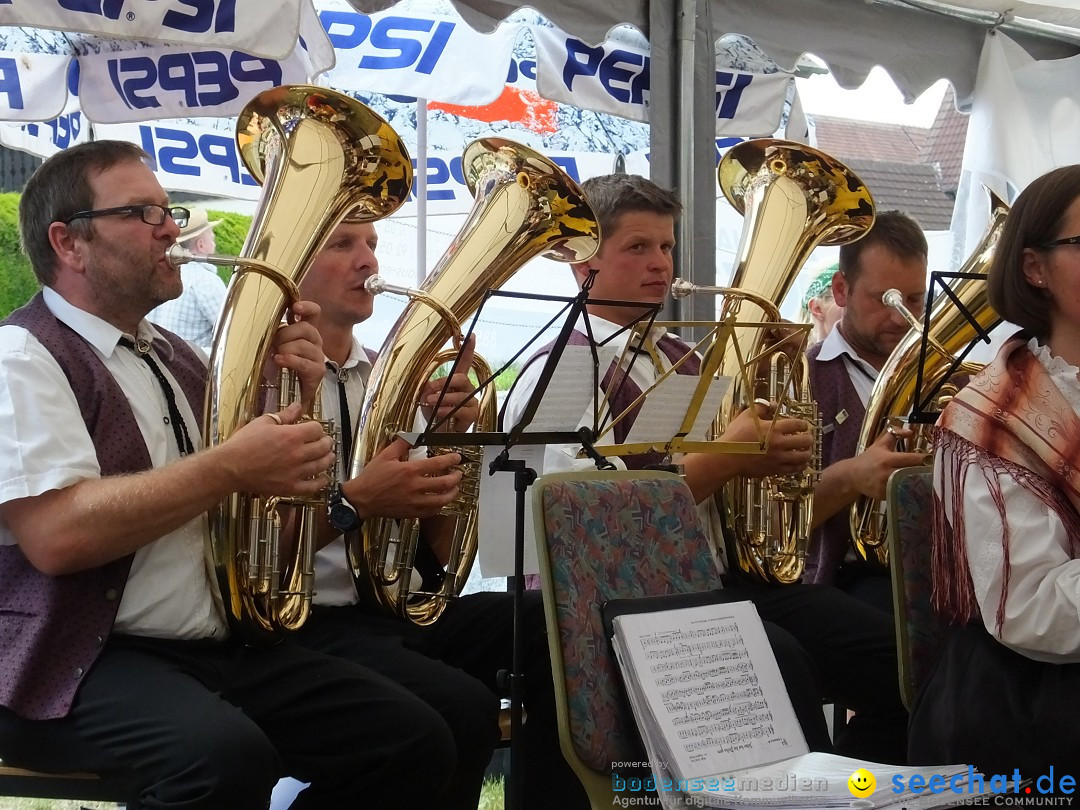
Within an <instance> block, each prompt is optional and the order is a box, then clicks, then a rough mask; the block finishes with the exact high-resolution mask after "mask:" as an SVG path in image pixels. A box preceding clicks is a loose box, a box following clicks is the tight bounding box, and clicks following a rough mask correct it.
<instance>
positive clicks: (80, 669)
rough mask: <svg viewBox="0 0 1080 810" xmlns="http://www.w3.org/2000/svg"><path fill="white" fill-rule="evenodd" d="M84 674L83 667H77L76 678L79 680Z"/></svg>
mask: <svg viewBox="0 0 1080 810" xmlns="http://www.w3.org/2000/svg"><path fill="white" fill-rule="evenodd" d="M82 675H83V668H82V667H75V680H78V679H79V678H81V677H82Z"/></svg>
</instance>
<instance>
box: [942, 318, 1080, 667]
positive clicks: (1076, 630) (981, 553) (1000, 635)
mask: <svg viewBox="0 0 1080 810" xmlns="http://www.w3.org/2000/svg"><path fill="white" fill-rule="evenodd" d="M1028 349H1029V350H1030V351H1031V352H1032V354H1034V355H1035V357H1036V358H1038V360H1039V362H1040V363H1042V365H1043V367H1044V368H1046V370H1047V372H1049V374H1050V377H1051V379H1052V380H1053V381H1054V384H1055V385H1056V386H1057V387H1058V389H1060V391H1061V393H1062V395H1063V396H1064V397H1065V400H1066V402H1068V403H1069V404H1070V405H1071V406H1072V407H1073V409H1074V410H1075V411H1077V413H1080V379H1078V375H1080V369H1078V368H1077V367H1076V366H1072V365H1069V364H1068V363H1066V362H1065V361H1064V360H1062V359H1061V358H1059V357H1054V356H1053V355H1051V354H1050V351H1049V350H1048V349H1047V347H1045V346H1041V345H1039V343H1038V342H1037V341H1036V340H1035V339H1032V340H1031V342H1030V343H1029V344H1028ZM934 463H935V464H946V465H949V464H951V463H952V459H951V453H950V451H948V450H946V449H943V448H939V449H938V451H937V457H936V458H935V459H934ZM980 472H981V471H980V470H979V469H978V468H975V467H972V468H971V469H969V470H968V471H967V477H966V483H965V487H964V495H963V509H964V524H965V527H966V538H965V542H966V546H967V554H968V566H969V568H970V570H971V578H972V581H973V582H974V585H975V597H976V599H977V600H978V602H979V609H980V611H981V613H982V617H983V623H984V624H985V625H986V629H987V630H988V631H989V632H990V634H991V635H993V636H994V637H995V638H997V639H998V640H999V641H1000V642H1001V643H1002V644H1004V645H1005V646H1007V647H1010V648H1011V649H1013V650H1016V651H1017V652H1018V653H1021V654H1022V655H1026V656H1027V657H1028V658H1032V659H1035V660H1037V661H1048V662H1051V663H1058V664H1065V663H1072V662H1075V661H1080V559H1074V558H1073V557H1072V555H1071V554H1070V551H1069V538H1068V535H1067V532H1066V529H1065V526H1064V525H1063V524H1062V522H1061V520H1060V519H1059V518H1058V517H1057V515H1055V514H1054V513H1052V512H1051V511H1050V510H1049V509H1047V507H1046V505H1045V504H1044V503H1043V502H1042V501H1040V500H1039V499H1038V498H1036V497H1035V496H1034V495H1032V494H1031V493H1030V492H1028V491H1026V490H1025V489H1023V488H1022V487H1021V486H1020V485H1019V484H1017V482H1016V481H1015V480H1014V479H1013V478H1012V477H1011V476H1009V475H1008V474H1006V473H994V472H992V471H989V472H987V473H986V475H996V476H997V483H998V486H999V487H1000V488H1001V493H1002V496H1003V497H1004V502H1005V503H1006V504H1007V517H1008V522H1009V537H1010V544H1009V559H1010V562H1011V567H1012V571H1011V574H1010V577H1009V589H1008V598H1007V599H1006V601H1005V619H1004V622H1003V623H1002V626H1001V629H1000V630H998V628H997V613H998V603H999V601H1000V599H1001V590H1002V582H1003V579H1002V564H1003V562H1004V554H1003V552H1002V547H1001V539H1002V534H1003V523H1002V518H1001V515H1000V514H999V513H998V509H997V506H996V505H995V504H994V502H993V500H992V499H991V497H990V488H989V486H988V484H987V481H986V479H985V477H984V475H982V474H980ZM938 486H939V485H938V484H937V483H936V482H935V488H937V487H938ZM944 487H945V489H944V491H941V490H938V492H937V494H938V496H939V497H941V499H942V502H943V503H944V505H945V514H946V517H947V519H948V520H949V523H950V524H953V523H954V520H953V515H952V514H951V509H952V502H953V501H952V491H951V489H950V487H951V482H950V481H948V480H946V481H945V482H944Z"/></svg>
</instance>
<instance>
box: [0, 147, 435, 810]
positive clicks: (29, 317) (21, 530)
mask: <svg viewBox="0 0 1080 810" xmlns="http://www.w3.org/2000/svg"><path fill="white" fill-rule="evenodd" d="M147 159H148V158H147V155H146V153H145V152H143V151H142V150H141V149H139V148H138V147H136V146H133V145H131V144H127V143H122V142H118V141H97V142H93V143H88V144H83V145H80V146H77V147H73V148H71V149H68V150H65V151H63V152H60V153H58V154H56V155H54V156H53V157H51V158H50V159H49V160H47V161H45V163H43V164H42V165H41V167H39V169H38V170H37V171H36V172H35V174H34V176H33V177H32V178H31V179H30V181H29V182H28V183H27V186H26V190H25V191H24V193H23V196H22V200H21V202H20V209H19V226H20V232H21V237H22V244H23V246H24V250H25V251H26V253H27V254H28V256H29V258H30V261H31V264H32V265H33V267H34V271H35V273H36V275H37V277H38V279H39V281H40V282H41V285H42V287H43V289H42V291H41V293H39V294H38V295H37V296H35V297H34V299H33V300H32V301H31V302H30V303H29V304H27V305H26V306H25V307H23V308H22V309H20V310H18V311H16V312H15V313H12V315H11V316H9V317H8V318H7V319H6V320H5V321H4V322H3V324H0V482H2V483H0V757H3V759H4V761H5V762H6V763H9V764H14V765H21V766H24V767H29V768H34V769H38V770H44V771H53V772H63V771H93V772H97V773H100V774H103V775H109V776H113V777H115V778H116V779H117V780H118V781H120V782H121V783H123V784H124V785H125V786H126V787H127V788H128V790H129V798H128V807H143V806H146V807H162V808H179V807H184V808H208V809H209V808H215V809H217V808H230V809H232V808H252V809H253V808H265V807H266V806H267V804H268V802H269V797H270V793H271V790H272V788H273V786H274V784H275V782H276V781H277V780H278V779H279V778H280V777H281V776H284V775H291V776H295V777H297V778H298V779H301V780H303V781H304V782H309V783H310V786H309V787H308V788H307V789H306V790H304V791H303V792H302V793H301V794H300V795H299V796H298V797H297V798H296V800H295V802H294V804H293V807H296V808H314V807H322V808H331V807H332V808H337V807H352V806H355V804H356V802H357V801H358V799H359V797H363V800H364V801H365V802H366V803H368V804H370V806H372V807H379V808H394V807H405V806H406V805H407V806H410V807H411V806H412V805H413V804H414V803H415V798H414V794H413V793H412V792H411V791H403V790H401V785H403V784H406V780H408V779H412V778H415V774H417V773H422V774H423V779H424V782H425V785H426V786H428V787H429V788H430V789H431V790H432V791H436V792H437V791H438V790H439V789H440V788H441V786H442V785H443V784H444V783H445V782H446V781H447V780H448V779H449V776H450V771H451V769H452V767H453V762H452V757H451V756H447V753H446V752H447V751H452V750H453V748H452V746H453V741H452V740H451V739H448V737H449V735H448V734H446V733H445V731H443V728H444V727H443V725H442V724H441V721H440V719H439V717H438V715H437V714H436V713H435V712H434V711H433V710H431V709H429V708H428V707H427V706H426V705H425V704H423V703H422V702H420V701H419V700H417V699H416V698H414V697H413V696H412V695H411V694H409V693H408V692H406V691H405V690H404V689H402V688H401V687H399V686H397V685H396V684H394V683H392V682H390V681H388V680H386V679H385V678H382V677H381V676H378V675H376V674H374V673H371V672H369V671H367V670H365V669H363V668H361V667H359V666H357V665H354V664H350V663H347V662H344V661H341V660H339V659H335V658H331V657H328V656H324V655H322V654H319V653H315V652H311V651H308V650H305V649H303V648H301V647H299V646H298V645H293V644H277V645H271V646H266V647H246V646H243V645H242V644H241V643H240V642H239V641H238V640H237V639H236V638H235V637H231V636H230V628H229V626H228V625H227V623H226V621H225V618H224V613H223V610H222V606H221V595H220V593H219V592H218V588H217V585H216V583H215V581H214V578H213V575H212V572H211V570H210V563H209V560H208V555H207V521H206V516H205V512H206V510H207V509H208V508H210V507H211V506H212V505H214V504H215V503H217V502H218V501H220V500H222V499H223V498H226V497H228V496H229V495H231V494H232V493H234V492H237V491H243V492H255V493H264V494H279V495H285V494H295V495H306V494H313V493H315V492H316V491H317V490H319V489H320V488H321V487H322V486H323V484H324V483H325V480H324V479H323V478H322V475H321V473H322V472H323V471H325V470H327V469H328V468H329V467H330V466H331V465H332V464H333V463H334V456H333V453H332V452H331V444H332V443H331V440H330V439H329V438H328V437H326V436H325V435H324V433H323V430H322V428H321V426H320V425H319V424H317V423H313V422H303V423H297V422H296V420H297V417H298V416H299V414H300V413H301V410H302V408H303V407H304V404H305V403H296V404H294V405H291V406H289V407H287V408H285V409H284V410H282V411H281V412H280V413H277V414H273V415H269V416H266V417H259V418H256V419H254V420H252V421H251V422H250V423H249V424H247V425H246V426H244V427H243V428H241V429H240V430H238V431H237V432H236V433H235V434H234V435H233V436H232V437H231V438H230V439H229V440H227V441H225V442H222V443H221V444H219V445H217V446H215V447H213V448H210V449H203V448H202V447H201V435H200V429H199V420H200V416H201V412H202V403H203V394H204V388H205V380H206V368H205V362H206V361H205V357H204V356H203V355H202V354H201V353H199V352H198V351H197V350H194V349H192V348H191V347H190V346H189V345H188V344H186V343H185V342H184V341H183V340H181V339H179V338H178V337H176V336H175V335H173V334H172V333H168V332H164V331H162V330H159V329H157V328H155V327H154V326H153V325H151V324H150V323H148V322H147V321H146V319H145V316H146V314H147V313H148V312H149V311H150V310H151V309H152V308H153V307H154V306H156V305H158V304H161V303H162V302H164V301H168V300H170V299H171V298H174V297H176V296H177V295H179V294H180V291H181V282H180V276H179V273H178V272H177V270H176V269H175V268H174V267H172V266H171V265H170V264H169V262H168V261H166V259H165V251H166V249H167V248H168V247H169V246H170V245H171V244H173V242H174V241H175V240H176V238H177V236H178V235H179V233H180V228H181V227H182V226H183V224H184V223H185V221H186V220H187V218H188V216H189V213H188V211H187V210H186V209H184V208H179V207H170V206H169V204H168V198H167V196H166V194H165V192H164V191H163V190H162V188H161V186H160V185H159V184H158V182H157V180H156V179H155V177H154V175H153V173H152V172H151V170H150V169H149V168H148V166H147V163H146V161H147ZM293 313H294V314H295V315H296V317H297V322H296V323H294V324H292V325H289V326H285V327H282V328H281V329H279V330H278V332H277V334H276V336H275V339H274V352H275V359H276V360H277V362H278V363H279V364H280V365H282V366H286V367H289V368H291V369H293V370H294V371H296V372H297V374H298V376H299V377H300V379H301V380H302V389H303V392H304V399H305V400H311V399H312V398H313V397H314V396H315V395H316V393H317V391H318V385H317V384H318V382H319V381H320V380H321V378H322V375H323V370H324V369H323V353H322V343H321V339H320V338H319V335H318V332H317V331H316V329H315V327H314V325H313V324H312V322H311V321H312V320H313V319H315V318H316V317H317V316H318V313H319V309H318V307H317V306H316V305H315V304H312V303H311V302H298V303H297V304H295V305H294V306H293Z"/></svg>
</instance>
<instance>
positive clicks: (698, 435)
mask: <svg viewBox="0 0 1080 810" xmlns="http://www.w3.org/2000/svg"><path fill="white" fill-rule="evenodd" d="M731 379H732V378H731V377H719V378H717V379H714V380H713V381H712V382H711V383H709V390H708V391H706V392H705V399H704V400H703V401H702V403H701V407H700V408H698V412H697V416H696V417H694V426H693V427H692V428H691V429H690V433H688V434H687V438H688V439H689V440H691V441H695V442H703V441H705V440H706V439H708V432H709V428H710V427H712V423H713V420H714V419H715V418H716V415H717V414H718V413H720V406H721V405H722V404H723V402H724V397H726V396H727V392H728V389H729V388H730V387H731Z"/></svg>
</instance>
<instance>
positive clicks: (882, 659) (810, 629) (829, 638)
mask: <svg viewBox="0 0 1080 810" xmlns="http://www.w3.org/2000/svg"><path fill="white" fill-rule="evenodd" d="M582 188H583V189H584V191H585V193H586V195H587V196H588V199H589V204H590V205H591V206H592V208H593V210H594V212H595V213H596V215H597V218H598V219H599V220H600V223H601V228H602V229H603V231H602V232H603V234H604V238H603V242H602V243H601V246H600V250H599V251H598V252H597V254H596V255H595V256H593V257H592V258H591V259H589V260H588V261H587V262H580V263H577V264H573V265H571V267H572V269H573V272H574V275H575V277H576V278H577V280H578V282H579V284H583V283H584V282H585V281H586V279H589V278H591V279H592V287H591V289H590V293H589V294H590V298H595V299H598V300H602V299H607V300H616V301H622V302H631V303H633V302H641V303H643V304H659V303H663V302H664V301H665V300H666V299H667V295H668V293H669V291H670V289H671V282H672V276H673V273H674V264H673V259H672V251H673V249H674V246H675V218H676V216H677V215H678V214H679V212H680V210H681V206H680V204H679V201H678V198H677V197H676V196H675V195H674V194H673V193H672V192H670V191H667V190H666V189H663V188H660V187H659V186H657V185H656V184H655V183H653V182H652V181H650V180H647V179H646V178H644V177H639V176H636V175H625V174H614V175H604V176H601V177H595V178H591V179H589V180H586V181H585V182H584V183H583V184H582ZM587 309H588V313H589V319H590V325H591V329H592V332H591V334H592V335H593V337H594V338H595V340H596V341H598V342H600V341H604V340H606V339H608V338H611V337H613V336H614V335H615V334H616V332H617V331H619V330H620V329H622V328H623V327H625V326H627V325H629V324H630V323H632V322H633V321H634V320H635V319H636V318H637V317H638V316H640V315H641V314H643V313H644V312H646V311H647V310H644V309H637V308H635V307H632V306H630V307H627V306H607V305H601V304H587ZM621 340H622V341H623V342H625V340H626V338H625V337H623V338H621ZM572 341H573V342H576V343H579V344H582V345H587V344H588V343H589V336H588V333H586V331H585V329H584V327H583V326H582V327H579V330H578V331H577V332H576V333H575V336H574V337H573V338H572ZM650 341H651V342H652V344H653V347H654V348H655V351H654V352H649V355H650V356H649V357H645V356H644V355H643V356H640V357H639V358H638V359H637V360H636V361H635V362H634V363H633V366H632V367H631V368H630V369H629V373H626V374H623V373H617V372H620V371H625V369H615V368H613V369H611V373H610V374H608V375H607V376H606V377H605V378H604V381H603V382H602V383H601V390H599V391H597V399H598V400H599V399H600V398H601V397H603V396H605V395H609V396H611V398H612V400H613V401H612V402H611V403H610V411H611V412H612V413H621V412H622V411H623V410H624V409H625V408H626V407H628V406H629V405H630V404H631V403H632V402H634V400H635V399H636V398H637V396H638V395H639V394H640V393H641V391H644V390H645V389H647V388H648V387H649V386H650V385H651V384H652V383H653V382H654V381H655V380H656V379H657V378H658V377H659V375H660V374H661V373H662V372H664V371H667V370H669V369H670V368H671V367H672V366H673V365H674V363H675V362H677V361H678V359H679V358H682V357H683V355H685V354H687V353H688V352H689V351H690V347H689V346H688V345H686V344H685V343H683V342H682V341H681V340H679V338H678V336H676V335H673V334H665V333H664V332H663V330H662V329H654V330H653V333H650V334H649V335H648V336H647V337H646V343H648V342H650ZM617 345H619V346H621V345H623V344H622V343H618V344H617ZM542 355H543V350H542V351H541V353H538V355H536V356H534V358H533V360H532V361H530V363H528V364H527V365H526V367H525V368H524V369H523V371H522V373H521V376H520V377H519V378H518V381H517V383H515V385H514V388H513V390H512V391H511V393H510V395H509V397H508V398H507V402H506V412H505V414H504V417H503V421H504V425H505V426H508V427H509V426H513V425H515V424H517V423H518V421H519V420H520V416H521V413H522V411H523V410H524V406H525V404H526V403H527V402H528V400H529V398H530V395H531V393H532V391H533V390H534V389H535V387H536V385H537V380H538V378H539V374H540V369H541V367H542V366H543V363H542V362H536V359H537V357H540V356H542ZM696 360H697V358H694V357H692V358H690V359H689V360H687V361H684V362H682V363H681V364H680V366H679V368H678V369H677V371H676V373H680V374H681V373H687V374H697V373H698V369H699V366H698V364H697V362H696ZM613 366H614V364H613ZM657 366H662V368H658V367H657ZM603 371H607V370H602V373H603ZM616 381H618V383H616ZM547 394H548V395H549V396H550V395H553V392H551V391H548V392H547ZM554 395H557V392H555V393H554ZM592 411H593V408H592V407H591V406H590V407H589V408H588V409H587V412H586V416H585V417H583V419H582V421H581V423H580V424H582V425H589V424H590V423H591V416H592ZM762 416H763V418H764V420H765V429H766V430H768V429H769V424H768V419H769V414H768V413H767V412H765V411H763V412H762ZM635 417H636V414H635V415H632V416H630V417H627V418H624V419H623V420H622V422H623V423H624V424H623V425H622V428H621V429H620V434H617V435H616V436H615V441H616V442H619V441H621V439H620V435H625V433H626V432H628V431H629V430H630V428H631V425H632V423H633V421H634V418H635ZM757 437H758V434H757V431H756V428H755V425H754V423H753V420H752V418H751V416H750V413H749V410H747V411H744V412H743V413H742V414H740V415H739V416H737V417H735V418H734V419H733V420H731V422H730V423H729V424H728V426H727V429H726V430H725V431H724V433H723V435H722V436H720V437H718V438H719V439H722V440H727V441H756V440H757ZM811 446H812V439H811V436H810V433H809V429H808V425H807V424H806V422H805V421H803V420H801V419H792V418H777V419H776V420H775V422H774V424H773V427H772V433H771V440H770V442H769V446H768V450H767V452H766V453H765V454H761V455H755V454H735V453H687V454H684V455H682V456H680V457H679V458H677V459H673V460H674V461H676V462H677V463H678V464H679V465H681V467H682V471H683V474H684V476H685V479H686V483H687V485H688V486H689V488H690V491H691V492H692V493H693V495H694V497H695V500H696V501H697V502H698V504H699V508H700V509H701V510H702V511H703V512H708V511H710V510H711V508H712V501H713V496H714V495H716V494H717V493H719V492H721V491H722V489H723V487H724V485H725V484H726V483H727V482H729V481H730V480H732V479H733V478H735V477H738V476H743V477H747V478H762V477H765V476H768V475H775V474H796V473H800V472H802V471H803V470H805V469H806V467H807V465H808V464H809V463H810V460H811V457H812V452H811ZM578 450H579V448H578V447H577V446H571V445H560V446H553V445H548V447H547V448H546V451H545V457H544V470H545V471H549V472H550V471H560V470H568V469H585V468H588V467H590V466H592V463H593V462H592V461H590V460H588V459H579V458H578ZM609 460H611V461H614V462H615V463H617V464H620V465H624V466H625V467H627V468H628V469H642V468H644V467H646V466H648V465H653V464H657V463H660V462H661V461H663V459H662V457H661V455H660V454H659V453H641V454H636V455H629V456H624V457H622V458H619V459H614V458H613V459H609ZM704 517H705V518H706V519H705V521H704V522H705V528H706V531H707V532H710V533H711V534H712V537H711V540H712V545H713V548H714V550H715V551H716V555H717V565H718V567H719V568H720V569H721V572H722V574H721V578H722V581H723V583H724V588H723V590H722V591H721V593H722V594H723V595H724V597H725V598H729V599H730V600H731V601H740V600H750V601H752V602H753V603H754V604H755V606H756V607H757V609H758V612H759V613H760V615H761V617H762V619H763V620H764V621H765V624H766V630H767V632H768V634H769V640H770V642H771V644H772V647H773V650H774V652H775V653H776V656H777V660H778V662H779V664H780V669H781V673H782V674H783V676H784V681H785V685H786V686H787V687H788V691H789V694H790V695H791V697H792V702H793V704H794V705H795V710H796V714H797V715H798V718H799V722H800V725H801V726H802V729H803V733H804V735H805V736H806V738H807V742H808V744H809V746H810V748H811V750H829V749H831V748H832V745H831V743H830V742H829V739H828V735H827V733H826V732H825V726H824V721H823V716H822V712H821V702H822V698H823V696H827V697H828V698H829V699H830V700H833V701H835V702H837V703H839V704H841V705H843V706H845V707H847V708H851V709H854V710H856V716H855V718H854V720H853V721H852V722H851V723H849V724H848V725H847V727H846V728H844V729H838V730H837V732H836V750H837V751H838V752H839V753H842V754H845V755H847V756H852V757H858V758H862V759H870V760H877V761H880V762H889V763H903V762H904V761H905V758H906V727H907V714H906V712H905V711H904V708H903V706H902V704H901V701H900V692H899V682H898V679H897V675H896V672H897V666H896V651H895V644H894V641H893V627H892V622H891V620H890V619H889V617H888V616H885V615H884V614H881V612H880V611H876V610H873V609H871V608H868V607H866V606H865V605H863V604H862V603H861V602H859V601H858V600H855V599H852V598H851V597H849V596H848V595H847V594H844V593H842V592H840V591H838V590H836V589H835V588H826V587H820V586H810V585H802V584H798V583H796V584H792V585H787V586H783V587H765V586H760V585H755V584H752V583H749V582H747V581H745V579H744V578H743V577H742V576H740V575H739V574H738V573H736V572H735V571H733V570H732V569H733V567H734V563H733V561H730V560H727V559H726V556H725V549H724V539H723V538H722V537H720V536H719V534H718V531H717V529H716V527H715V524H713V523H712V521H710V520H709V519H708V518H709V515H708V514H706V515H704Z"/></svg>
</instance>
